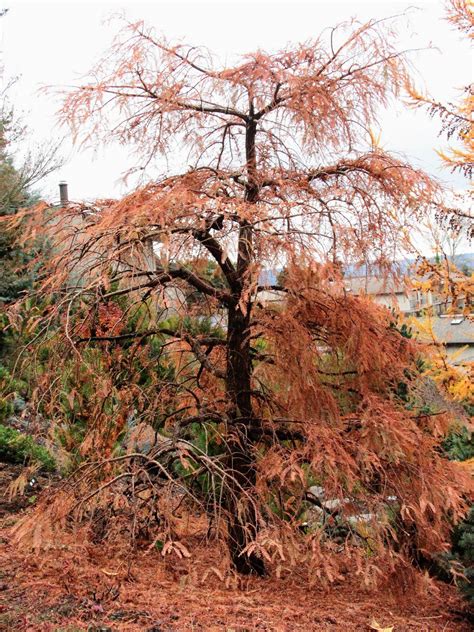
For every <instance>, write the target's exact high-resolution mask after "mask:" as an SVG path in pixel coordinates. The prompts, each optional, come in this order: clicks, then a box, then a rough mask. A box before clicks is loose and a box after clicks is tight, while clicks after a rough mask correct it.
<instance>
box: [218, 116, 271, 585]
mask: <svg viewBox="0 0 474 632" xmlns="http://www.w3.org/2000/svg"><path fill="white" fill-rule="evenodd" d="M252 114H253V110H252V107H251V109H250V115H252ZM256 132H257V126H256V122H255V121H254V120H252V119H251V118H250V119H249V121H248V123H247V129H246V157H247V186H246V191H245V200H246V201H247V202H249V203H251V204H254V203H256V202H257V200H258V193H259V189H258V186H257V179H256V175H257V167H256V150H255V137H256ZM252 233H253V228H252V226H251V224H249V223H248V222H246V221H245V220H243V221H242V222H241V224H240V231H239V243H238V258H237V284H238V290H237V291H236V292H235V294H234V301H233V304H232V306H231V307H230V308H229V312H228V327H227V394H228V396H229V399H230V402H231V412H230V419H231V424H232V427H231V428H230V429H229V435H228V450H229V458H228V471H229V473H231V479H232V482H231V483H230V490H229V495H228V499H227V511H228V536H229V551H230V555H231V559H232V562H233V564H234V566H235V568H236V570H237V571H238V572H240V573H243V574H246V575H248V574H251V573H253V574H257V575H264V574H265V567H264V563H263V560H262V559H261V558H259V557H257V556H256V555H255V554H251V555H247V554H245V553H243V551H244V549H245V547H246V546H247V544H248V543H249V541H251V540H253V539H255V537H256V535H257V532H258V519H257V511H256V507H255V505H254V501H253V499H252V490H253V489H254V487H255V483H256V469H255V455H254V451H253V449H252V445H251V443H250V440H249V437H248V430H249V428H250V427H251V426H252V425H253V423H254V420H253V410H252V393H251V389H252V384H251V377H252V359H251V355H250V340H249V329H250V315H251V301H250V299H249V300H247V301H245V305H242V304H241V298H242V291H243V289H244V286H245V284H246V282H248V279H247V278H246V276H247V273H248V270H249V267H250V264H251V262H252V255H253V252H252V236H253V235H252Z"/></svg>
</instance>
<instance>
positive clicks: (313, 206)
mask: <svg viewBox="0 0 474 632" xmlns="http://www.w3.org/2000/svg"><path fill="white" fill-rule="evenodd" d="M393 41H394V33H393V32H392V29H391V26H390V22H387V21H382V22H375V21H373V22H369V23H368V24H364V25H360V24H357V23H355V22H354V23H351V24H349V25H343V26H342V27H338V28H335V29H333V30H331V31H328V32H326V33H325V34H323V35H322V36H321V37H320V38H318V39H317V40H315V41H312V42H308V43H306V44H302V45H299V46H295V47H293V48H288V49H285V50H282V51H280V52H278V53H276V54H267V53H264V52H263V51H258V52H257V53H255V54H251V55H246V56H244V57H243V58H242V60H241V61H240V63H238V64H237V65H235V66H233V67H228V68H220V67H219V66H218V64H217V63H216V61H215V59H214V58H213V56H212V55H211V54H210V53H209V52H208V51H206V50H203V49H199V48H195V47H191V46H186V45H172V44H171V43H169V42H168V41H166V40H165V39H164V38H160V37H157V36H156V35H155V33H154V32H153V31H152V30H151V29H148V28H146V27H145V26H144V25H143V24H141V23H139V24H128V25H126V27H125V29H124V30H123V31H122V32H121V34H120V35H119V37H118V39H117V41H116V43H115V45H114V47H113V49H112V51H111V54H110V55H109V56H107V57H106V58H105V59H103V60H102V61H101V63H100V64H99V65H98V66H97V68H96V69H95V70H94V71H93V73H92V75H91V79H90V81H89V82H88V83H85V84H84V85H83V86H81V87H80V88H79V89H77V90H74V91H72V92H70V93H69V94H67V96H66V98H65V101H64V106H63V109H62V111H61V117H62V119H63V121H65V122H66V123H68V124H69V125H70V126H71V128H72V130H73V131H74V133H75V135H76V137H77V139H78V140H79V141H81V142H92V143H94V144H95V143H107V142H117V141H118V142H120V143H124V144H127V145H131V146H133V147H134V149H135V150H136V152H137V155H138V156H139V158H140V160H141V162H140V164H141V165H142V166H146V165H151V164H152V163H153V161H154V160H155V158H156V157H157V156H159V155H165V156H166V155H168V154H176V152H178V153H180V152H184V151H187V152H189V153H188V155H187V157H186V158H183V161H184V160H186V164H188V165H191V166H190V167H189V168H188V169H187V170H186V171H185V172H183V173H180V174H177V175H167V176H166V177H163V178H160V179H158V180H155V181H153V182H151V183H149V184H147V185H145V186H142V187H140V188H138V189H137V190H135V191H134V192H133V193H131V194H130V195H127V196H126V197H124V198H123V199H121V200H118V201H115V200H102V201H98V202H97V203H96V204H94V205H88V206H87V205H74V204H71V205H69V206H67V207H66V208H64V209H50V208H46V209H43V213H42V214H41V213H39V212H36V213H35V214H34V215H33V216H32V217H31V218H30V221H31V224H30V225H31V234H36V231H38V230H41V231H42V232H43V233H47V234H48V235H50V236H53V237H54V242H55V248H56V251H55V252H56V254H53V256H52V257H51V258H50V260H49V262H48V264H47V268H46V270H45V271H44V276H43V280H42V282H41V283H40V286H39V288H38V290H37V291H38V293H39V294H41V295H42V296H49V297H51V298H52V299H53V300H51V302H50V307H49V309H48V311H47V312H46V313H45V315H44V318H43V319H42V325H43V328H44V331H49V333H50V340H49V342H48V345H49V348H50V356H49V358H50V369H51V373H49V374H48V375H47V377H43V378H42V379H43V383H41V382H40V391H39V392H40V396H41V404H42V406H43V407H45V410H47V411H49V414H51V415H52V416H54V415H55V416H56V418H58V417H59V418H60V412H59V411H60V410H61V408H60V405H59V404H60V399H61V396H62V395H61V392H60V391H61V381H60V380H59V381H58V380H56V381H52V382H51V383H50V385H49V386H48V387H47V388H46V382H49V381H50V380H51V378H52V376H53V375H57V374H58V367H59V371H61V370H65V366H66V365H67V366H68V367H70V366H71V363H72V364H73V367H74V368H73V371H75V375H76V379H77V384H80V383H81V381H84V380H85V381H87V382H88V383H89V384H92V385H93V389H92V390H93V391H94V392H93V393H92V394H90V396H89V400H88V406H89V408H88V410H87V419H86V424H87V432H86V435H85V439H84V442H83V444H82V446H81V451H82V454H83V455H85V456H86V457H87V458H88V459H90V461H86V462H85V464H83V465H82V466H81V468H80V469H79V470H78V472H77V473H76V474H75V475H74V476H73V478H72V479H71V481H70V483H72V484H69V486H68V488H67V489H68V490H72V492H70V493H72V494H73V495H74V496H75V497H76V498H77V503H76V504H75V505H73V506H71V503H70V502H69V503H66V505H67V512H68V513H69V515H72V516H76V518H84V516H87V515H89V516H90V515H96V514H94V512H97V511H98V510H99V509H100V511H102V512H105V513H107V512H109V513H108V514H107V515H108V516H109V522H108V524H109V526H108V534H109V537H112V535H113V534H117V533H119V532H123V530H124V529H128V530H129V532H130V533H132V535H133V536H134V537H137V529H138V526H137V525H139V524H140V520H141V518H140V517H137V515H139V511H140V512H142V514H143V512H145V509H146V510H147V511H148V515H149V516H152V515H153V516H155V517H156V518H157V520H156V522H155V523H152V522H151V518H150V521H149V522H147V526H148V527H149V528H150V529H151V530H152V535H151V536H150V537H151V539H152V541H155V542H161V543H162V545H163V542H165V544H164V547H163V549H162V550H163V554H164V553H165V552H166V553H172V552H173V551H175V552H176V553H180V554H181V555H188V554H189V552H190V551H191V552H192V546H191V547H184V545H182V546H181V545H179V544H176V542H178V540H179V538H178V535H179V534H178V535H177V533H178V526H177V523H176V521H177V517H176V516H177V513H176V512H178V513H179V511H180V510H179V509H178V507H180V508H181V510H182V508H183V507H188V508H189V507H190V506H192V505H193V503H194V507H198V508H200V510H201V512H205V513H206V515H207V516H208V520H209V526H210V527H212V529H213V532H215V533H217V535H218V537H219V538H223V539H225V540H226V541H227V543H228V547H229V557H230V560H231V562H232V563H233V564H234V566H235V568H236V569H237V570H238V571H240V572H243V573H252V572H255V573H258V574H263V573H264V572H265V565H267V566H268V567H269V568H272V567H273V568H276V569H277V572H278V573H280V572H282V569H285V568H293V567H294V566H295V565H296V564H303V563H304V564H306V565H307V566H308V567H311V568H316V569H317V573H318V576H319V577H322V576H324V575H325V576H326V577H328V578H330V579H333V578H334V577H336V576H338V573H339V570H340V568H341V565H343V564H345V563H346V562H347V559H349V558H350V559H352V560H353V562H354V568H358V569H359V570H362V569H363V568H365V569H366V571H367V573H368V575H369V576H370V575H371V572H372V571H374V572H376V569H377V568H385V569H386V568H387V563H390V564H392V566H393V565H394V564H395V562H396V561H397V560H398V561H402V562H404V563H405V562H406V561H407V560H409V559H411V558H412V556H413V555H416V556H418V557H419V556H429V555H431V554H433V553H435V552H438V551H440V550H443V549H444V547H445V546H446V541H447V538H448V535H449V532H450V528H451V524H452V522H453V521H456V520H457V519H458V518H459V517H460V516H461V515H462V513H463V511H464V502H463V499H462V494H463V489H464V485H465V478H463V475H462V472H461V471H460V470H459V468H458V469H456V468H455V467H454V466H453V465H452V464H450V463H449V462H447V461H446V460H444V459H443V458H441V456H440V455H439V452H438V450H437V446H438V443H439V441H440V440H441V437H442V428H443V424H444V425H446V420H444V421H443V417H442V416H441V417H439V416H438V417H436V418H435V419H434V420H432V419H431V418H430V417H429V416H426V415H421V414H420V415H419V414H417V412H416V409H415V410H407V408H406V402H405V401H404V400H403V399H402V398H400V397H399V396H398V395H397V386H398V385H399V383H400V382H404V383H406V385H407V388H408V390H410V388H411V385H412V384H413V383H414V382H415V381H416V358H417V354H418V353H419V349H418V347H417V345H416V344H415V343H413V342H412V341H410V340H408V339H406V338H404V337H402V336H401V335H400V333H399V332H398V331H397V329H396V328H395V327H394V324H393V317H392V316H391V315H390V314H389V313H388V311H386V310H384V309H382V308H379V307H376V306H375V305H374V304H373V303H371V302H370V301H369V300H367V299H366V298H362V297H356V296H351V295H348V294H347V293H346V292H345V290H344V286H343V283H342V276H341V262H342V263H344V264H351V263H360V262H371V263H373V264H376V265H377V266H378V267H379V268H380V269H385V270H386V269H388V268H389V266H390V262H391V261H392V260H393V258H394V256H395V255H396V253H397V252H398V251H399V250H400V249H402V248H403V246H404V245H405V242H406V235H407V232H409V230H410V227H412V226H414V225H416V223H417V222H418V221H419V220H420V218H422V217H423V216H424V214H425V213H427V212H428V210H429V209H431V207H432V205H433V204H434V203H435V202H436V199H437V196H438V194H439V192H438V190H437V186H436V185H435V184H434V183H433V182H432V181H431V180H430V178H429V177H428V176H427V175H426V174H424V173H423V172H421V171H420V170H417V169H414V168H413V167H411V166H410V165H409V164H406V163H404V162H401V161H400V160H399V159H397V158H396V157H394V156H392V155H390V154H388V153H386V152H384V151H382V150H381V149H380V148H378V147H374V146H372V147H371V144H370V129H371V127H373V126H374V125H375V124H376V112H377V109H378V108H379V107H380V106H386V105H387V104H388V103H389V101H390V99H391V98H393V96H394V95H397V93H398V91H399V90H400V88H401V87H402V86H403V85H404V84H405V82H406V69H405V66H404V61H403V58H404V55H403V54H402V53H400V52H399V51H397V49H396V48H395V46H394V44H393ZM38 218H42V219H40V226H38ZM44 218H46V219H44ZM203 261H208V262H209V261H212V262H213V265H214V266H215V267H216V268H217V270H218V275H217V276H218V278H219V279H220V281H221V282H220V283H217V282H216V277H215V276H214V277H212V278H209V276H206V275H205V274H204V273H203V266H202V262H203ZM271 265H279V266H283V265H284V266H285V268H286V270H285V274H284V275H282V280H281V282H279V283H278V284H277V285H275V284H273V285H272V284H268V283H266V284H264V285H265V288H262V286H261V279H262V275H261V274H262V270H264V269H265V268H267V267H269V266H271ZM263 289H266V290H270V289H271V290H273V291H275V292H279V293H280V294H279V295H280V296H281V297H282V299H281V300H280V302H279V303H278V304H277V306H274V305H273V306H272V305H271V304H270V305H269V304H267V303H266V302H265V301H264V300H263V298H262V293H261V292H262V290H263ZM190 296H194V297H196V296H197V297H198V298H199V300H197V301H191V300H190V298H189V297H190ZM170 300H171V302H172V303H173V305H174V307H173V309H174V310H175V317H174V319H170V318H169V317H168V316H169V314H168V313H165V314H162V313H160V309H163V305H164V304H165V303H166V302H167V301H168V303H169V302H170ZM113 305H120V309H119V310H118V309H117V307H114V308H113V309H112V306H113ZM104 306H109V307H110V311H107V309H105V308H104ZM203 316H209V317H216V316H219V317H220V318H221V319H222V322H223V323H224V327H223V329H222V330H218V329H216V328H214V329H211V331H210V332H209V331H204V330H203V329H199V326H198V325H199V322H200V319H201V320H202V317H203ZM129 319H131V322H132V325H130V320H129ZM193 319H194V321H193ZM193 322H194V325H193ZM219 331H220V333H219ZM71 353H72V355H71ZM71 358H72V359H71ZM68 363H69V364H68ZM145 366H146V367H147V368H148V369H150V367H151V369H153V370H151V371H149V373H148V374H147V375H148V377H147V379H146V380H145V379H142V377H141V371H143V367H145ZM68 370H70V369H68ZM78 391H79V388H78ZM81 397H82V396H81V395H80V394H79V393H77V398H81ZM79 401H80V402H82V400H79ZM73 403H74V402H72V404H73ZM79 408H80V406H79ZM130 415H134V416H135V418H139V419H140V421H142V422H146V423H148V424H149V425H150V426H152V427H153V428H154V429H155V430H156V431H157V433H159V435H157V442H156V443H155V445H154V447H152V448H151V449H150V451H149V452H148V453H147V454H143V453H141V452H132V453H128V454H123V453H122V454H117V452H116V451H115V452H114V450H115V448H114V446H116V445H117V440H118V439H119V438H120V436H121V433H122V435H123V432H124V429H125V428H126V426H127V419H129V418H130ZM199 437H200V439H199V440H198V438H199ZM203 437H204V439H203ZM203 441H204V444H203ZM203 445H204V447H203ZM203 477H206V478H205V481H206V483H205V485H204V484H198V483H199V481H201V482H202V478H203ZM312 484H313V485H314V484H317V485H319V486H321V487H322V488H324V494H325V497H326V498H327V499H333V505H338V503H339V507H340V509H339V517H338V518H337V519H338V520H342V521H343V522H344V520H345V519H346V518H347V517H348V513H349V512H350V507H352V513H354V511H355V512H356V513H357V508H358V510H359V512H360V511H361V512H363V513H364V514H365V515H366V516H367V517H366V518H365V520H366V522H367V524H366V525H365V527H364V529H362V528H359V530H358V533H359V536H358V537H359V540H360V539H361V538H363V540H364V544H363V545H361V544H360V542H359V544H358V545H356V544H355V543H354V538H353V537H351V529H350V528H348V530H346V537H345V538H343V541H342V543H341V542H339V544H337V545H336V544H335V542H334V541H333V540H332V539H331V537H329V535H328V528H329V527H330V526H331V524H333V523H334V520H335V518H334V516H332V515H331V516H330V519H329V518H328V521H327V524H321V525H319V527H314V528H313V529H310V531H309V532H308V533H304V532H303V529H302V521H303V517H302V516H303V514H304V508H305V507H306V506H307V504H305V503H308V502H310V497H309V496H308V487H309V486H310V485H312ZM86 490H87V491H86ZM132 498H134V500H133V501H132V500H131V499H132ZM316 501H317V499H315V498H314V497H313V502H316ZM61 502H64V500H62V501H61ZM48 503H49V504H48V505H47V506H46V505H44V506H43V508H42V509H41V511H42V512H43V517H44V516H50V518H51V520H53V521H54V520H57V519H58V518H57V515H58V514H57V505H56V504H55V503H50V502H49V501H48ZM55 512H56V513H55ZM153 512H154V513H153ZM323 513H324V512H323ZM142 514H140V515H141V516H142ZM101 515H103V514H101ZM44 519H45V520H46V518H44ZM35 520H36V521H38V520H39V518H38V515H37V516H36V517H35ZM331 521H332V522H331ZM346 524H348V523H346ZM124 525H125V526H124ZM28 527H29V525H28V524H24V525H22V526H21V528H20V531H19V533H20V535H22V534H26V533H27V532H28ZM38 528H39V527H38V522H36V527H35V533H36V534H38ZM362 532H363V533H364V534H365V535H360V534H361V533H362ZM167 543H169V544H167ZM374 569H375V570H374ZM376 574H377V573H376Z"/></svg>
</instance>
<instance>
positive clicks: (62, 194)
mask: <svg viewBox="0 0 474 632" xmlns="http://www.w3.org/2000/svg"><path fill="white" fill-rule="evenodd" d="M59 204H60V206H63V207H64V206H67V205H68V204H69V196H68V192H67V182H60V183H59Z"/></svg>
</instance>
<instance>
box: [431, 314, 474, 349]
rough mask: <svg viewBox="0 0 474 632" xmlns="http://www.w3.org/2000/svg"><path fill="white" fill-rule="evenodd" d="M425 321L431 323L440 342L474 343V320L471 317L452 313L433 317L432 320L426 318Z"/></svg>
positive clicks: (452, 343)
mask: <svg viewBox="0 0 474 632" xmlns="http://www.w3.org/2000/svg"><path fill="white" fill-rule="evenodd" d="M424 323H425V324H426V325H428V326H430V325H431V328H432V331H433V334H434V336H435V338H436V340H438V341H439V342H443V343H445V344H447V345H474V321H473V320H471V319H470V318H466V317H463V316H458V315H455V314H451V315H449V316H438V317H436V318H431V319H430V321H427V320H424ZM420 337H421V338H426V337H427V336H426V335H421V336H420Z"/></svg>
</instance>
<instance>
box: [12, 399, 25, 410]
mask: <svg viewBox="0 0 474 632" xmlns="http://www.w3.org/2000/svg"><path fill="white" fill-rule="evenodd" d="M25 408H26V402H25V400H24V399H23V397H15V399H14V400H13V410H14V411H15V413H22V412H23V411H24V410H25Z"/></svg>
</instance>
